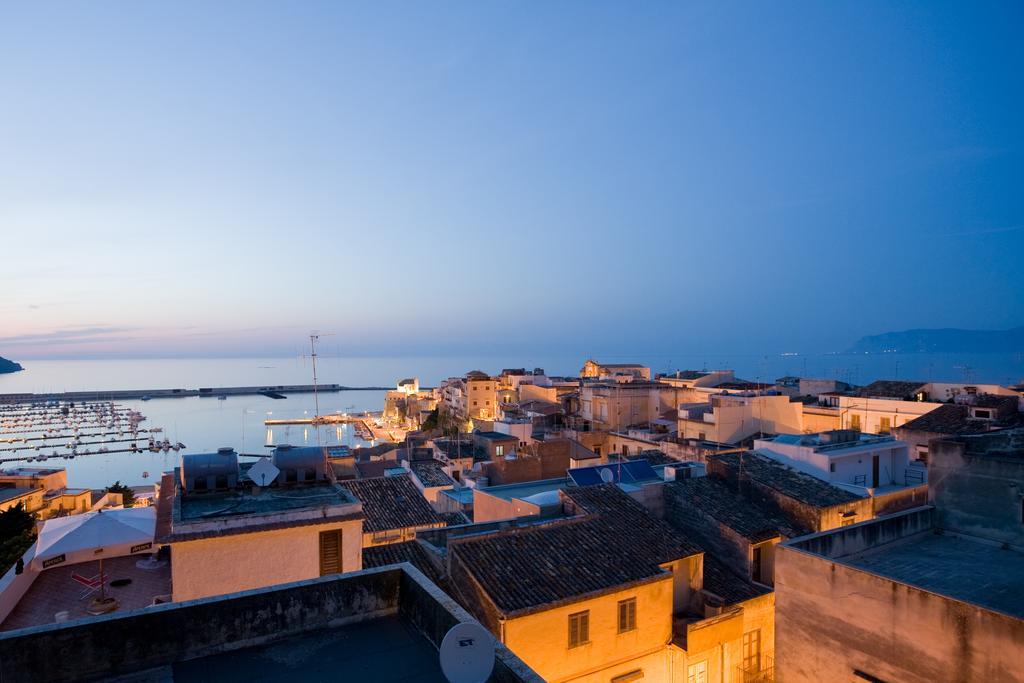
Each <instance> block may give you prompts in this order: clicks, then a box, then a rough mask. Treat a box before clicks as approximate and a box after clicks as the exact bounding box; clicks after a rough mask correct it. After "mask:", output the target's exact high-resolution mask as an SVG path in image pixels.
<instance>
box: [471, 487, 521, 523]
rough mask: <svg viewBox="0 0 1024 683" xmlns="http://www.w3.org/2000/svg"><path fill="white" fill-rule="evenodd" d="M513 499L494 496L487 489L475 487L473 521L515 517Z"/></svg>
mask: <svg viewBox="0 0 1024 683" xmlns="http://www.w3.org/2000/svg"><path fill="white" fill-rule="evenodd" d="M515 516H516V514H515V509H514V508H513V506H512V501H511V500H505V499H504V498H501V497H500V496H492V495H491V494H489V493H488V492H487V489H473V521H474V522H493V521H496V520H499V519H509V518H511V517H515Z"/></svg>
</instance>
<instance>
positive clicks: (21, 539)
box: [0, 503, 36, 575]
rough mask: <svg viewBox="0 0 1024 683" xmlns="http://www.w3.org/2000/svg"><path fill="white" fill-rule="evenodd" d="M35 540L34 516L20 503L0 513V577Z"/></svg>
mask: <svg viewBox="0 0 1024 683" xmlns="http://www.w3.org/2000/svg"><path fill="white" fill-rule="evenodd" d="M35 540H36V520H35V516H34V515H31V514H29V512H28V511H27V510H25V506H24V505H22V504H21V503H18V504H17V505H14V506H11V507H9V508H7V509H6V510H4V511H3V512H0V575H2V574H6V573H7V570H8V569H10V568H11V567H12V566H13V565H14V563H15V562H17V561H18V559H19V558H20V557H21V556H22V555H24V554H25V551H26V550H28V549H29V546H31V545H32V543H33V542H34V541H35Z"/></svg>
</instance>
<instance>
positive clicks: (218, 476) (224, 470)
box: [181, 447, 238, 494]
mask: <svg viewBox="0 0 1024 683" xmlns="http://www.w3.org/2000/svg"><path fill="white" fill-rule="evenodd" d="M237 485H238V454H237V453H235V449H234V448H231V447H225V448H219V449H217V452H216V453H193V454H190V455H183V456H181V488H182V489H183V490H184V491H185V493H186V494H188V493H197V492H204V491H226V490H228V489H233V488H235V487H236V486H237Z"/></svg>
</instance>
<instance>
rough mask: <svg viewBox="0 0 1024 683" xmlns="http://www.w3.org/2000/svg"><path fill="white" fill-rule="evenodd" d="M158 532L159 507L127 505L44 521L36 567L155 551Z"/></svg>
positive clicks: (42, 567) (42, 568)
mask: <svg viewBox="0 0 1024 683" xmlns="http://www.w3.org/2000/svg"><path fill="white" fill-rule="evenodd" d="M155 535H156V508H152V507H143V508H123V509H111V510H99V511H97V512H86V513H85V514H81V515H71V516H70V517H58V518H56V519H49V520H47V521H45V522H43V526H42V529H41V530H40V532H39V538H38V540H37V541H36V554H35V557H33V558H32V567H33V568H34V569H37V570H44V569H49V568H50V567H56V566H58V565H63V564H76V563H79V562H89V561H91V560H97V559H98V560H100V574H102V573H103V565H102V562H103V559H104V558H107V557H121V556H123V555H134V554H136V553H138V554H142V553H149V552H152V550H153V537H154V536H155Z"/></svg>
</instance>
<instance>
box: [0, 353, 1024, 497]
mask: <svg viewBox="0 0 1024 683" xmlns="http://www.w3.org/2000/svg"><path fill="white" fill-rule="evenodd" d="M601 359H602V360H604V361H605V362H625V361H639V362H646V363H649V364H650V365H651V366H652V367H653V368H654V369H655V370H656V371H658V372H664V371H669V370H676V369H680V368H684V369H685V368H701V367H717V368H721V367H730V368H733V369H734V370H736V374H737V376H739V377H742V378H744V379H751V380H760V381H765V380H773V379H775V378H776V377H781V376H783V375H803V376H813V377H836V378H839V379H842V380H845V381H849V382H853V383H856V384H866V383H868V382H870V381H872V380H875V379H883V378H884V379H920V380H924V381H928V380H936V381H938V380H949V381H969V382H979V383H981V382H994V383H1000V384H1009V383H1015V382H1019V381H1021V379H1022V378H1024V354H960V355H957V354H856V355H854V354H815V355H786V356H782V355H772V356H763V355H723V354H718V355H715V354H702V355H689V356H684V355H680V356H678V357H673V358H669V357H668V356H654V357H647V358H620V357H607V356H602V357H601ZM583 360H585V359H584V358H583V357H578V358H577V357H571V358H570V357H539V358H507V357H505V358H493V357H483V356H481V357H469V356H462V357H447V358H446V357H406V358H399V357H395V358H340V357H327V356H324V357H321V358H320V359H319V360H318V362H317V370H318V373H317V374H318V377H319V380H320V382H321V383H323V384H328V383H336V384H343V385H346V386H393V385H394V383H395V381H396V380H398V379H400V378H403V377H412V376H416V377H419V378H420V382H421V384H423V385H425V386H432V385H436V384H437V383H438V382H440V381H441V380H442V379H444V378H445V377H450V376H453V375H460V374H463V373H465V372H466V371H467V370H473V369H480V370H483V371H485V372H492V373H496V372H498V371H500V370H501V369H502V368H504V367H527V368H530V369H532V368H534V367H537V366H539V367H543V368H544V369H545V370H547V372H548V373H550V374H576V373H577V372H578V371H579V367H580V365H582V362H583ZM22 365H24V366H25V370H24V371H23V372H18V373H13V374H7V375H0V394H3V393H15V392H35V393H43V392H57V391H81V390H90V389H171V388H188V389H193V388H198V387H207V386H252V385H264V384H266V385H270V384H310V383H311V382H312V377H311V375H312V372H311V367H310V363H309V359H308V358H229V359H220V358H218V359H180V358H179V359H145V360H143V359H125V360H76V361H71V360H45V361H44V360H39V361H22ZM383 395H384V392H382V391H347V392H336V393H322V394H320V412H321V413H323V414H326V413H333V412H338V411H341V412H355V411H363V410H379V409H380V408H381V407H382V405H383ZM123 404H124V405H127V406H128V407H131V408H133V409H135V410H138V411H140V412H142V414H143V415H145V416H146V417H147V421H146V422H144V423H143V426H144V427H162V428H163V429H164V433H165V435H166V437H167V438H168V439H169V440H171V441H172V442H179V441H180V442H182V443H184V444H185V446H186V449H185V450H183V451H181V453H201V452H209V451H211V450H215V449H216V448H218V447H221V446H233V447H234V448H235V449H236V450H239V451H241V452H246V453H258V452H262V451H264V450H265V445H266V444H274V443H291V444H294V445H313V444H316V443H317V442H318V438H319V442H320V443H322V444H348V445H358V444H362V443H364V442H362V441H360V440H359V439H358V437H356V436H355V435H354V434H353V433H352V431H351V429H350V428H340V429H339V428H336V427H320V428H319V429H320V434H319V435H318V434H317V432H316V430H315V429H314V428H311V427H302V426H291V427H275V428H274V429H273V430H268V428H267V427H266V426H265V425H264V424H263V421H264V420H265V419H267V418H268V417H269V418H285V417H303V416H310V415H313V414H315V409H314V405H313V396H312V394H295V395H291V396H289V397H288V398H287V399H283V400H274V399H270V398H266V397H263V396H235V397H229V398H227V399H226V400H223V401H221V400H217V399H216V398H180V399H153V400H151V401H124V402H123ZM180 455H181V454H180V453H175V452H173V451H171V452H168V453H156V454H154V453H148V452H147V453H139V454H130V453H124V454H104V455H91V456H88V457H79V458H76V459H74V460H58V461H56V463H57V464H58V465H61V466H64V467H66V468H67V469H68V483H69V484H70V485H71V486H80V487H90V488H98V487H101V486H106V485H108V484H110V483H112V482H113V481H115V480H120V481H121V482H124V483H129V484H144V483H152V482H153V480H154V478H155V477H157V476H158V475H159V473H160V472H162V471H165V470H169V469H172V468H173V467H174V466H175V465H177V464H178V460H179V458H180ZM51 462H53V461H50V462H48V463H47V464H48V465H49V464H51ZM144 474H148V475H149V476H148V477H146V476H144Z"/></svg>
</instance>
